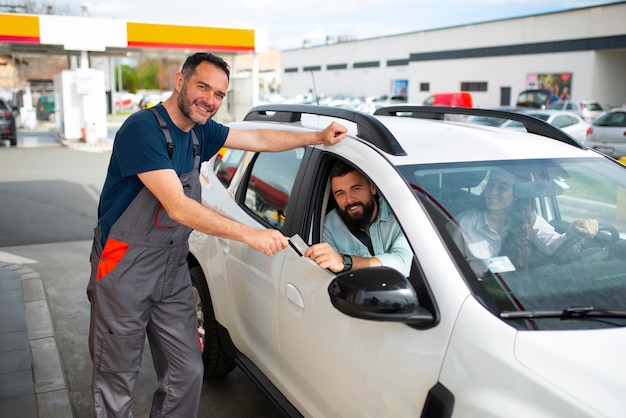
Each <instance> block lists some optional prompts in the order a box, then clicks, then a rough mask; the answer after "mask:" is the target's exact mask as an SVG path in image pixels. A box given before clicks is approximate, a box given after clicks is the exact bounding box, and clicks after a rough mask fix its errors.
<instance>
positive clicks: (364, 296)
mask: <svg viewBox="0 0 626 418" xmlns="http://www.w3.org/2000/svg"><path fill="white" fill-rule="evenodd" d="M328 293H329V294H330V300H331V302H332V304H333V306H334V307H335V308H336V309H337V310H339V311H341V312H343V313H344V314H346V315H348V316H352V317H354V318H360V319H367V320H372V321H391V322H405V323H408V324H411V325H417V326H420V325H427V324H429V323H431V322H432V321H433V320H434V317H433V314H432V313H431V312H429V311H427V310H426V309H424V308H422V307H420V306H419V303H418V298H417V294H416V292H415V290H414V289H413V286H411V284H410V283H409V281H408V280H407V278H406V277H404V275H402V274H401V273H400V272H399V271H397V270H395V269H392V268H389V267H372V268H366V269H359V270H352V271H347V272H345V273H340V274H339V275H337V277H336V278H335V279H334V280H333V281H332V282H331V284H330V286H329V287H328Z"/></svg>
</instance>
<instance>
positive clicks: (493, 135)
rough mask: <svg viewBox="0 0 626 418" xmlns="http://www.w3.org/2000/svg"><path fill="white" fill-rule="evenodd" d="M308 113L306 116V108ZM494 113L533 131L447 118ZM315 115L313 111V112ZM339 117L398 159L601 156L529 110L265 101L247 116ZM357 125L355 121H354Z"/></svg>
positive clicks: (313, 125) (309, 121)
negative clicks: (356, 107) (365, 108)
mask: <svg viewBox="0 0 626 418" xmlns="http://www.w3.org/2000/svg"><path fill="white" fill-rule="evenodd" d="M303 113H304V114H306V115H307V117H305V118H303V117H302V114H303ZM448 114H451V115H454V116H456V115H481V116H485V115H489V116H493V117H496V118H497V117H503V116H504V117H506V118H509V119H514V120H519V121H522V122H523V124H524V125H525V127H526V129H527V130H528V131H529V132H536V133H537V134H532V133H528V132H516V131H512V130H509V129H501V128H494V127H489V126H484V125H478V124H471V123H463V122H458V121H457V122H454V121H447V120H444V115H448ZM309 115H312V116H309ZM326 117H330V118H339V119H344V120H345V121H348V122H353V123H354V125H356V128H357V129H356V131H355V130H354V128H350V127H349V133H350V134H351V135H352V136H355V137H359V138H361V139H362V140H363V141H366V142H368V143H370V144H371V145H373V146H375V147H377V148H378V149H379V150H381V151H382V152H383V153H384V154H385V156H386V158H388V159H389V160H390V161H392V162H393V163H394V164H395V165H406V164H428V163H446V162H469V161H490V160H514V159H543V158H575V157H585V156H598V157H599V158H602V157H600V156H599V154H597V153H595V152H593V151H589V150H584V147H583V146H582V145H581V144H580V143H578V142H576V141H575V140H573V139H572V138H571V137H569V136H568V135H566V134H564V133H563V132H562V131H561V130H559V129H558V128H556V127H554V126H552V125H550V124H548V123H545V122H543V121H541V120H539V119H537V118H534V117H530V116H526V115H523V114H517V113H509V112H500V111H493V110H485V109H475V108H450V107H441V106H390V107H386V108H382V109H379V110H377V111H376V113H375V114H374V115H373V116H372V115H367V114H364V113H362V112H355V111H351V110H346V109H335V108H329V107H325V106H315V105H263V106H258V107H255V108H252V109H251V110H250V112H249V113H248V115H247V116H246V117H245V118H244V121H258V122H263V121H266V122H278V123H283V124H285V123H286V124H289V125H290V126H292V127H305V126H306V127H308V128H310V129H320V127H323V126H326V125H325V124H326V123H328V122H327V120H325V121H322V120H321V119H322V118H326ZM354 125H352V126H354Z"/></svg>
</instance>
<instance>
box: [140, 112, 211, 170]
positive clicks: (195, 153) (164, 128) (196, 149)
mask: <svg viewBox="0 0 626 418" xmlns="http://www.w3.org/2000/svg"><path fill="white" fill-rule="evenodd" d="M150 110H151V111H152V113H154V115H155V116H156V118H157V121H158V122H159V127H160V128H161V130H162V131H163V135H165V140H166V141H167V155H168V156H169V157H170V160H171V159H172V156H173V155H174V142H172V135H171V134H170V131H169V129H167V124H166V123H165V120H164V119H163V117H162V116H161V115H160V114H159V112H158V111H157V110H156V109H155V108H154V107H151V108H150ZM191 139H192V141H193V156H194V157H197V156H198V155H200V144H199V143H198V137H197V135H196V131H195V130H194V129H193V128H192V129H191Z"/></svg>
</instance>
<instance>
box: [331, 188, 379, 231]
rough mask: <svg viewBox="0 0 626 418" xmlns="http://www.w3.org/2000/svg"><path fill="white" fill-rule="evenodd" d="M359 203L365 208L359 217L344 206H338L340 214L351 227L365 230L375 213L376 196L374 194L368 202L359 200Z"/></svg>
mask: <svg viewBox="0 0 626 418" xmlns="http://www.w3.org/2000/svg"><path fill="white" fill-rule="evenodd" d="M357 205H359V206H360V207H361V208H362V209H363V211H362V213H361V215H360V216H358V217H357V218H354V217H352V216H351V215H350V214H349V213H348V212H347V211H346V210H345V209H342V208H338V210H339V214H340V215H341V219H343V221H344V222H345V224H346V225H347V226H348V228H349V229H352V230H359V229H363V230H364V229H366V228H367V227H368V226H369V225H370V222H371V220H372V215H374V209H375V208H376V204H375V201H374V197H373V196H372V197H371V198H370V200H369V201H368V202H366V203H362V202H358V203H357Z"/></svg>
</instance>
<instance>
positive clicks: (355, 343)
mask: <svg viewBox="0 0 626 418" xmlns="http://www.w3.org/2000/svg"><path fill="white" fill-rule="evenodd" d="M358 154H360V155H361V156H362V158H359V159H358V160H359V161H362V160H368V161H369V164H370V165H371V167H372V170H373V171H372V172H369V171H365V172H366V174H367V175H368V176H370V178H372V179H374V175H375V177H376V179H374V180H375V184H376V186H377V187H378V188H379V191H380V192H381V194H382V195H383V196H384V197H385V198H386V199H388V200H387V201H388V202H389V204H390V207H392V208H393V207H394V206H398V207H399V206H401V205H402V206H405V207H407V209H408V210H409V211H411V210H413V211H414V210H415V206H417V202H416V201H415V199H414V197H413V196H412V193H411V191H410V190H409V188H408V187H407V186H406V184H405V183H404V182H403V181H402V180H400V179H399V176H398V174H397V172H395V171H394V170H393V168H391V167H390V165H389V164H388V162H387V161H385V160H384V158H381V156H380V155H378V154H376V153H375V152H373V151H371V150H370V149H368V148H367V147H365V146H364V147H363V149H361V150H360V151H359V153H358ZM367 154H371V155H370V156H369V157H368V156H367ZM321 161H323V158H320V162H319V165H317V163H313V162H311V163H309V165H308V170H310V171H309V172H310V173H316V176H312V175H309V176H307V178H318V179H320V180H318V181H317V186H316V188H313V189H307V188H306V187H303V188H302V190H301V193H306V195H307V196H310V198H311V199H316V198H317V197H318V196H321V195H326V196H328V191H326V192H325V193H323V192H321V191H320V190H321V189H324V188H326V182H327V180H324V174H323V173H324V172H325V170H324V167H323V164H322V162H321ZM394 176H395V177H394ZM326 178H327V177H326ZM398 190H401V191H402V193H397V191H398ZM331 199H332V197H331ZM407 199H408V202H409V203H408V205H407V204H406V202H407ZM413 203H415V206H413V207H411V206H412V205H413ZM310 206H313V207H315V205H310ZM324 206H325V205H324V204H322V205H317V208H316V209H314V210H319V208H320V207H324ZM413 213H414V212H413ZM410 216H411V218H415V216H414V215H410ZM302 217H303V219H305V223H306V225H305V227H304V228H303V229H302V230H301V231H308V230H310V229H312V230H313V233H312V234H310V236H309V234H307V233H305V232H303V235H305V237H304V238H305V239H309V242H308V243H309V244H311V243H312V242H311V240H313V241H314V240H315V238H314V236H315V235H316V232H315V230H317V228H319V227H320V225H319V224H316V222H315V221H314V217H308V218H307V217H306V216H305V215H302ZM398 219H400V218H398ZM318 235H319V233H318ZM413 270H414V271H413V272H412V275H413V274H416V273H415V272H416V271H418V270H419V266H418V264H417V263H416V264H415V265H414V269H413ZM334 277H335V274H334V273H331V272H329V271H327V270H324V269H322V268H320V267H319V266H317V264H315V263H314V262H312V261H311V260H310V259H307V258H304V257H301V256H300V255H299V254H297V253H296V252H295V251H288V252H287V253H286V255H285V258H284V260H283V269H282V271H281V279H280V287H279V289H278V290H279V294H278V330H279V339H280V348H281V361H282V372H283V377H282V379H281V387H280V390H281V391H282V392H283V393H285V394H287V396H288V398H289V399H290V400H291V401H292V403H294V405H295V406H296V407H297V408H298V409H299V410H300V411H301V412H303V414H304V415H305V416H324V417H345V416H359V417H381V416H386V417H390V416H418V415H419V412H420V411H421V410H422V407H423V405H424V401H425V398H426V396H427V394H428V392H429V390H430V389H431V388H432V387H433V386H434V385H435V384H436V382H437V376H438V373H439V370H440V367H441V364H442V362H443V356H444V353H445V346H446V345H447V341H448V339H449V336H450V332H451V326H450V324H446V325H441V326H434V327H432V328H429V329H415V328H412V327H410V326H409V325H406V324H404V323H393V322H377V321H368V320H362V319H356V318H353V317H349V316H347V315H345V314H343V313H341V312H339V311H338V310H337V309H335V308H334V307H333V305H332V303H331V300H330V297H329V292H328V288H329V286H330V284H331V282H332V280H333V279H334ZM422 296H425V295H422ZM450 318H453V315H452V316H451V317H450Z"/></svg>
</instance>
